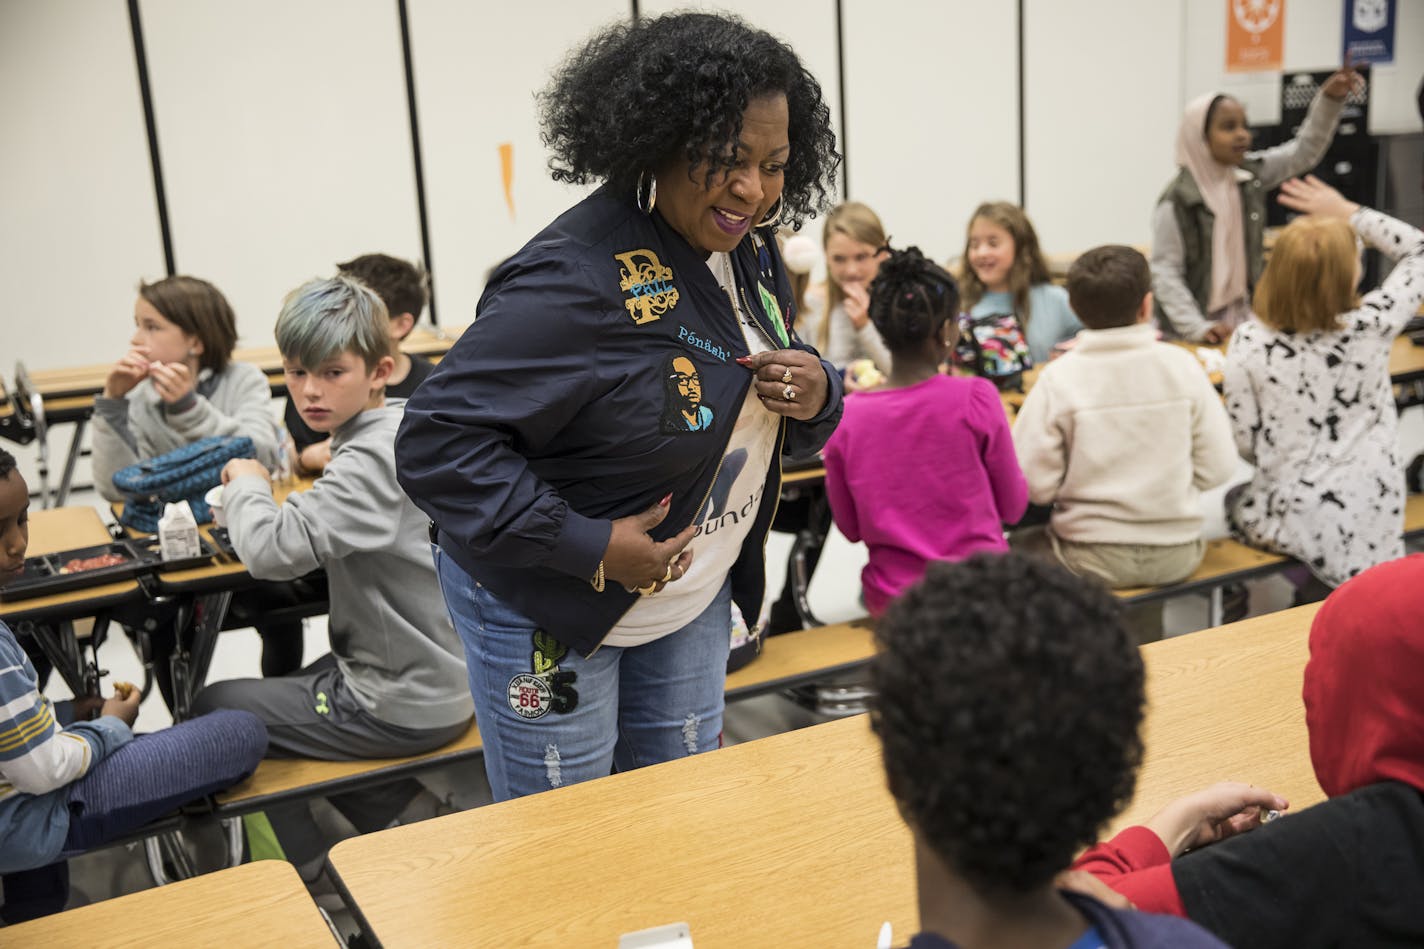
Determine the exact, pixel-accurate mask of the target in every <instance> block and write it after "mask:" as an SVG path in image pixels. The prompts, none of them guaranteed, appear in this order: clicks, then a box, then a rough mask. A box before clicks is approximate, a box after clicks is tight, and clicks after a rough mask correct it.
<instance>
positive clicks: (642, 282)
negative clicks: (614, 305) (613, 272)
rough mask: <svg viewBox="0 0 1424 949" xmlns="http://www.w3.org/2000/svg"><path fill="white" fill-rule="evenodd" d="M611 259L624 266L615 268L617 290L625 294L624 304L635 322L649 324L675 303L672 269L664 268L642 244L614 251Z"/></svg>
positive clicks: (656, 257) (675, 293)
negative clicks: (616, 269)
mask: <svg viewBox="0 0 1424 949" xmlns="http://www.w3.org/2000/svg"><path fill="white" fill-rule="evenodd" d="M613 259H614V260H616V261H618V262H619V263H620V264H622V265H623V266H622V268H621V269H620V270H619V271H618V289H620V290H622V291H623V292H624V293H626V294H628V299H626V300H624V301H623V305H624V306H625V307H627V309H628V315H629V316H631V317H632V318H633V322H634V323H637V324H638V325H639V326H641V325H642V324H644V323H651V322H653V321H654V320H658V319H661V318H662V316H663V314H664V313H666V312H667V311H668V310H671V309H672V308H673V307H675V306H677V299H678V293H677V287H675V286H673V282H672V268H671V267H664V266H663V262H662V261H661V260H658V255H657V254H655V253H653V252H652V251H651V250H648V249H647V248H645V247H644V248H639V249H638V250H628V251H624V252H623V253H621V254H614V255H613Z"/></svg>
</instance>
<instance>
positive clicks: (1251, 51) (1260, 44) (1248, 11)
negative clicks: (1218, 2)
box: [1226, 0, 1286, 72]
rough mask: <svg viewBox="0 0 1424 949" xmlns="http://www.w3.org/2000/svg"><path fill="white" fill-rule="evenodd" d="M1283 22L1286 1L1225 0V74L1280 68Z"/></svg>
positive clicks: (1283, 35)
mask: <svg viewBox="0 0 1424 949" xmlns="http://www.w3.org/2000/svg"><path fill="white" fill-rule="evenodd" d="M1285 23H1286V0H1226V71H1227V72H1269V71H1271V70H1278V69H1280V68H1281V65H1282V63H1283V61H1284V58H1285V57H1284V56H1283V55H1282V50H1283V49H1284V48H1285V33H1286V30H1285Z"/></svg>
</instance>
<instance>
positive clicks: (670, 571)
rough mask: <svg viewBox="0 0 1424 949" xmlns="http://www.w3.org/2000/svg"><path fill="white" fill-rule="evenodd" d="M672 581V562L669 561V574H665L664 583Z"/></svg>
mask: <svg viewBox="0 0 1424 949" xmlns="http://www.w3.org/2000/svg"><path fill="white" fill-rule="evenodd" d="M671 579H672V561H668V566H667V573H665V574H663V583H667V582H668V581H669V580H671Z"/></svg>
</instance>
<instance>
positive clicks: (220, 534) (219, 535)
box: [208, 527, 242, 560]
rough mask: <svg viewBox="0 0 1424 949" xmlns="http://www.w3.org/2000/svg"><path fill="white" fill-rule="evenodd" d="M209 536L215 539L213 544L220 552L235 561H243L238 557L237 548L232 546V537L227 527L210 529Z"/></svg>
mask: <svg viewBox="0 0 1424 949" xmlns="http://www.w3.org/2000/svg"><path fill="white" fill-rule="evenodd" d="M208 536H209V537H211V538H212V539H213V544H214V545H215V546H216V547H217V549H218V550H220V551H222V552H223V553H225V554H227V555H228V556H229V557H232V558H233V559H234V560H241V559H242V558H241V557H239V556H238V555H237V548H235V547H233V546H232V535H231V534H229V533H228V532H227V528H226V527H213V528H209V530H208Z"/></svg>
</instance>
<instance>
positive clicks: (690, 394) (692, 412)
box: [658, 354, 716, 435]
mask: <svg viewBox="0 0 1424 949" xmlns="http://www.w3.org/2000/svg"><path fill="white" fill-rule="evenodd" d="M662 373H663V414H662V417H661V419H659V425H658V428H659V429H660V430H661V431H662V433H663V434H664V435H685V434H687V433H688V432H710V431H711V430H712V422H713V420H714V419H715V418H716V413H715V412H714V411H713V409H712V407H711V406H710V405H705V404H703V402H702V375H701V373H699V372H698V371H697V364H696V363H694V362H693V361H692V357H690V356H687V355H678V354H673V355H671V356H669V357H668V358H667V359H665V360H663V369H662Z"/></svg>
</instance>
